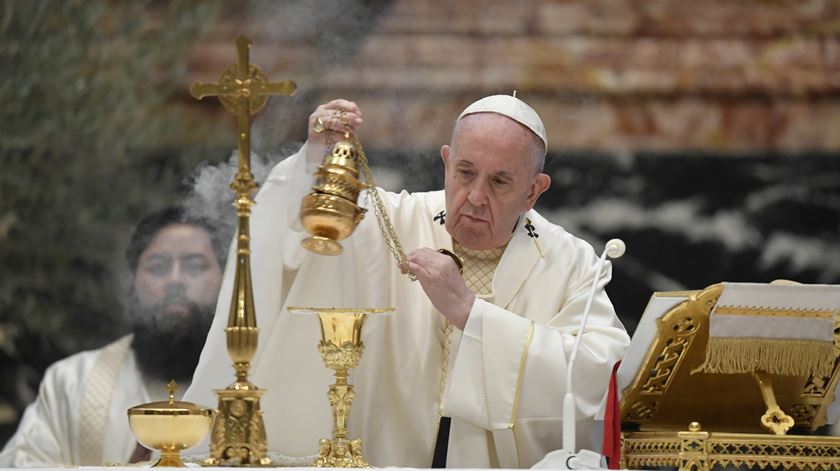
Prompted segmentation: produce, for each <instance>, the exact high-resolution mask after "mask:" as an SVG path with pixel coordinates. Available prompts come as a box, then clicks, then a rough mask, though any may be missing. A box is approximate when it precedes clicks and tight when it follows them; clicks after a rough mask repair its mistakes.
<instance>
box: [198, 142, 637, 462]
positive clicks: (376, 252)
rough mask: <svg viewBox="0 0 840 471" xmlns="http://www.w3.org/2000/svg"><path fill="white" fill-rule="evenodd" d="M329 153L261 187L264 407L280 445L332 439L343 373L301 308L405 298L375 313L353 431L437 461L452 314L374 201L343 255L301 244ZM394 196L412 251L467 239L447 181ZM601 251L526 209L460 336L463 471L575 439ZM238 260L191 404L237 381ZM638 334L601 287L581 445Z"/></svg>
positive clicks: (455, 397) (255, 237) (356, 378)
mask: <svg viewBox="0 0 840 471" xmlns="http://www.w3.org/2000/svg"><path fill="white" fill-rule="evenodd" d="M324 152H325V149H323V148H313V147H311V146H310V145H308V144H307V145H304V147H303V148H302V149H301V151H299V152H298V153H297V154H295V155H294V156H292V157H289V158H288V159H286V160H284V161H283V162H281V163H280V164H278V165H277V166H276V167H275V168H274V170H273V171H272V172H271V174H270V176H269V177H268V180H267V181H266V182H265V184H264V186H263V188H262V189H261V190H260V192H259V193H258V195H257V197H256V203H257V204H256V205H255V206H254V209H253V214H252V217H251V263H252V273H253V287H254V297H255V306H256V312H257V322H258V326H259V327H260V329H261V333H260V340H259V348H258V351H257V353H256V355H255V357H254V361H253V362H252V364H253V367H252V369H251V379H252V381H253V382H254V383H255V384H256V385H257V386H259V387H261V388H265V389H267V390H268V391H267V393H266V394H265V396H263V400H262V407H263V411H264V414H265V422H266V431H267V435H268V444H269V450H271V451H277V452H280V453H283V454H285V455H288V456H304V455H312V454H316V453H317V452H318V440H319V439H320V438H324V437H329V436H331V430H332V415H331V412H330V408H329V403H328V401H327V397H326V393H327V387H328V385H329V384H331V383H332V382H333V378H332V376H331V372H330V371H329V370H327V369H326V367H325V366H324V364H323V362H322V360H321V358H320V356H319V354H318V352H317V350H316V345H317V343H318V341H319V339H320V328H319V324H318V321H317V320H316V319H315V318H314V317H311V316H307V315H299V314H290V313H289V312H288V311H287V310H286V307H287V306H315V307H369V308H382V307H391V306H393V307H395V308H396V309H395V312H394V313H393V314H392V315H390V316H373V317H371V318H370V319H368V321H367V323H366V324H365V330H364V332H363V340H364V342H365V352H364V355H363V356H362V360H361V363H360V365H359V367H358V368H356V369H354V370H352V372H351V375H350V383H351V384H353V385H354V386H355V388H356V389H355V394H356V395H355V399H354V401H353V405H352V409H351V413H350V419H349V430H350V434H349V437H348V438H362V439H363V442H364V455H365V457H366V458H367V460H368V461H369V462H370V463H371V465H373V466H378V467H383V466H409V467H420V468H424V467H429V466H430V465H431V462H432V454H433V449H434V445H435V438H436V435H437V429H438V417H439V414H438V407H439V393H440V385H439V383H440V377H441V363H442V350H443V348H442V345H443V338H444V337H443V326H444V319H443V316H442V315H441V314H440V313H439V312H437V310H436V309H435V308H434V307H433V306H432V304H431V302H430V301H429V299H428V298H427V296H426V294H425V293H424V291H423V289H422V287H421V286H420V284H419V283H418V282H412V281H410V280H409V279H408V277H407V276H405V275H402V274H400V272H399V269H398V267H397V265H396V263H395V262H394V260H393V259H392V257H391V254H390V253H389V252H388V251H387V248H386V246H385V243H384V240H383V237H382V235H381V234H380V232H379V228H378V227H377V223H376V220H375V217H374V215H373V211H372V209H371V210H370V211H369V212H368V213H367V215H366V217H365V219H364V220H363V221H362V222H361V224H360V225H359V226H358V227H357V229H356V231H355V233H354V234H353V235H352V236H350V237H349V238H348V239H346V240H344V241H342V242H341V243H342V245H343V247H344V253H343V254H342V255H340V256H336V257H327V256H320V255H315V254H312V253H309V252H307V251H306V250H305V249H303V248H301V246H300V241H301V240H302V239H303V238H304V237H306V236H308V234H306V233H305V232H304V231H303V230H302V228H301V225H300V223H299V221H298V212H299V208H300V201H301V198H302V197H303V196H304V195H305V194H306V193H307V192H308V191H310V190H309V189H310V187H311V185H312V183H313V172H314V169H315V168H316V167H317V165H318V164H319V163H320V162H321V159H322V158H323V156H324ZM380 192H381V196H382V199H383V201H384V204H385V206H386V207H387V211H388V214H389V215H390V216H391V220H392V221H393V224H394V228H395V229H396V232H397V234H398V236H399V238H400V241H401V243H402V246H403V247H404V248H405V250H406V251H410V250H412V249H415V248H420V247H431V248H433V249H438V248H445V249H450V250H451V249H452V239H451V237H450V236H449V234H448V233H447V232H446V229H445V228H444V226H443V221H444V219H445V203H444V194H443V192H442V191H437V192H430V193H414V194H408V193H406V192H403V193H400V194H393V193H386V192H384V191H382V190H380ZM365 200H366V198H365ZM363 204H364V206H367V207H369V204H368V202H367V201H365V202H364V203H363ZM596 260H597V257H596V255H595V253H594V251H593V249H592V247H591V246H589V245H588V244H587V243H586V242H584V241H582V240H580V239H578V238H576V237H574V236H572V235H570V234H568V233H567V232H565V231H564V230H563V229H562V228H561V227H559V226H556V225H554V224H551V223H549V222H548V221H546V220H545V219H544V218H543V217H541V216H540V215H539V214H537V212H536V211H529V212H528V213H526V214H524V215H523V217H522V218H521V221H520V222H519V224H518V226H517V227H516V228H515V230H514V233H513V236H512V238H511V240H510V242H509V244H508V246H507V249H506V250H505V253H504V255H503V257H502V259H501V261H500V263H499V265H498V268H497V270H496V273H495V277H494V279H493V291H494V293H493V296H492V297H490V298H489V299H487V300H481V299H479V300H477V301H476V302H475V304H474V305H473V308H472V311H471V313H470V317H469V320H468V322H467V324H466V327H465V329H464V333H463V336H461V338H460V342H456V343H455V344H454V345H453V346H452V347H451V354H450V356H451V359H450V365H451V366H450V373H449V374H448V385H447V389H446V391H447V392H446V395H445V399H444V403H445V410H444V415H448V416H451V417H452V428H451V435H450V441H449V457H448V466H449V467H474V468H485V467H491V466H502V467H517V466H523V467H524V466H530V465H532V464H534V463H535V462H537V461H538V460H539V459H541V458H542V457H543V456H544V455H545V454H546V453H547V452H549V451H551V450H554V449H557V448H559V447H560V446H561V442H562V440H561V430H562V423H561V421H562V417H561V416H562V402H563V394H564V392H565V387H564V385H565V368H566V361H567V358H568V355H569V354H570V350H571V347H572V345H573V343H574V333H575V332H576V331H577V328H578V324H579V322H580V320H581V316H582V314H583V309H584V305H585V303H586V297H587V295H588V292H589V289H590V287H591V284H592V280H593V275H594V267H595V264H596ZM235 261H236V256H235V252H231V256H230V257H229V258H228V266H227V268H226V270H225V278H224V281H223V284H222V289H221V293H222V294H221V296H220V299H219V303H218V305H217V311H216V317H215V319H214V323H213V326H212V327H211V330H210V334H209V336H208V341H207V344H206V345H205V348H204V351H203V352H202V356H201V361H200V362H199V366H198V368H197V370H196V372H195V376H194V378H193V386H192V388H190V390H189V391H188V392H187V394H186V396H185V399H186V400H190V401H194V402H197V403H200V404H205V405H209V406H214V405H215V403H216V401H217V399H216V398H215V397H214V395H213V394H212V392H211V390H212V389H217V388H223V387H225V386H227V385H228V384H230V383H232V382H233V378H234V374H233V369H232V367H231V366H230V359H229V358H228V354H227V351H226V348H225V334H224V328H225V325H226V323H227V319H228V312H229V306H230V301H231V293H232V289H233V288H232V284H233V275H234V265H235ZM609 271H610V270H609V267H608V268H607V275H606V276H605V277H604V278H603V279H602V280H601V281H600V283H599V284H600V285H601V287H603V285H605V284H606V283H607V281H608V280H609ZM455 331H456V332H457V331H458V329H455ZM628 344H629V338H628V336H627V333H626V332H625V330H624V328H623V327H622V326H621V324H620V322H619V320H618V318H617V317H616V315H615V311H614V309H613V307H612V305H611V303H610V301H609V299H608V298H607V295H606V293H605V292H604V291H603V289H600V290H599V291H598V294H597V296H596V297H595V300H594V303H593V307H592V314H591V317H590V318H589V323H588V327H587V329H586V331H585V334H584V338H583V341H582V343H581V350H580V353H579V354H578V357H577V363H576V365H575V374H574V376H575V378H576V385H577V386H576V391H575V392H576V393H577V403H578V415H577V417H578V421H579V422H580V425H579V426H578V430H579V433H578V443H579V444H580V446H583V447H586V446H587V445H588V444H590V443H591V436H592V434H591V431H592V430H591V424H592V418H593V417H594V416H595V414H596V412H597V410H598V407H599V404H600V402H601V399H602V397H603V396H604V393H605V392H606V389H607V384H608V379H609V375H610V372H611V368H612V366H613V364H614V363H615V362H616V361H617V360H619V359H620V358H621V357H622V355H623V354H624V351H625V349H626V347H627V345H628Z"/></svg>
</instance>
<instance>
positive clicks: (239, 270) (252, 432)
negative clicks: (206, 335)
mask: <svg viewBox="0 0 840 471" xmlns="http://www.w3.org/2000/svg"><path fill="white" fill-rule="evenodd" d="M250 47H251V41H249V40H248V39H247V38H246V37H244V36H240V37H239V38H238V39H237V40H236V50H237V53H238V54H237V56H238V61H237V63H236V64H235V65H233V66H231V67H229V68H228V69H227V70H225V71H224V73H222V77H221V78H220V79H219V82H218V83H207V84H205V83H201V82H195V83H193V84H192V86H191V87H190V93H191V94H192V96H194V97H195V98H197V99H199V100H200V99H202V98H204V97H206V96H218V97H219V101H221V102H222V105H223V106H224V107H225V109H227V110H228V111H230V112H231V113H234V114H236V125H237V131H238V138H239V171H238V172H237V173H236V176H235V177H234V181H233V182H232V183H231V185H230V186H231V189H232V190H234V191H235V192H236V202H235V205H236V212H237V215H238V216H239V230H238V232H237V239H236V274H235V277H234V283H233V299H232V302H231V305H230V317H229V318H228V326H227V328H226V329H225V332H226V334H227V348H228V353H229V354H230V357H231V359H232V360H233V366H234V369H235V370H236V382H234V383H233V384H231V385H230V386H228V387H227V388H226V389H220V390H216V391H215V392H216V394H217V395H218V396H219V411H218V414H217V415H216V419H215V422H214V423H213V428H212V432H211V436H210V437H211V438H210V458H209V459H208V460H207V462H206V464H208V465H213V466H220V465H221V466H266V465H269V464H271V460H270V459H269V458H268V457H267V456H266V451H267V445H266V436H265V424H264V423H263V417H262V410H260V396H262V395H263V393H264V392H265V391H264V390H261V389H259V388H257V387H256V386H255V385H253V384H252V383H251V382H249V381H248V370H249V369H250V368H251V359H252V358H253V357H254V354H255V353H256V351H257V337H258V335H259V329H258V328H257V317H256V314H255V313H254V293H253V289H252V287H251V255H250V254H251V249H250V239H251V236H250V230H249V218H250V214H251V205H253V204H254V201H253V200H252V199H251V194H252V193H253V192H254V190H255V189H256V188H257V185H256V183H254V176H253V174H251V115H253V114H255V113H257V112H258V111H259V110H260V109H262V107H263V106H265V103H266V102H267V101H268V95H286V96H289V95H291V94H292V93H294V91H295V89H296V88H297V86H296V85H295V83H294V82H292V81H290V80H286V81H283V82H279V83H269V82H268V79H267V78H266V76H265V75H264V74H263V73H262V71H260V69H259V68H257V66H255V65H252V64H249V54H248V52H249V49H250Z"/></svg>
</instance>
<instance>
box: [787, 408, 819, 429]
mask: <svg viewBox="0 0 840 471" xmlns="http://www.w3.org/2000/svg"><path fill="white" fill-rule="evenodd" d="M818 410H819V407H817V406H815V405H811V404H794V405H793V406H791V408H790V415H791V416H792V417H793V420H794V421H796V424H797V425H810V424H811V422H813V420H814V418H815V417H816V416H817V411H818Z"/></svg>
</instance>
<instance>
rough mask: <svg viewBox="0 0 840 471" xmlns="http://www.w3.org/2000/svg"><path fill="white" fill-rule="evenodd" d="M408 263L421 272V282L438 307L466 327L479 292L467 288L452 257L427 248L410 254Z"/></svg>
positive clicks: (449, 317) (461, 327)
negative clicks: (476, 294) (476, 293)
mask: <svg viewBox="0 0 840 471" xmlns="http://www.w3.org/2000/svg"><path fill="white" fill-rule="evenodd" d="M408 266H409V268H410V269H411V271H413V272H414V274H415V275H417V281H419V282H420V285H421V286H422V287H423V291H425V292H426V296H428V297H429V300H430V301H431V302H432V304H433V305H434V306H435V308H436V309H437V310H438V311H440V313H441V314H443V315H444V317H446V318H447V319H449V321H450V322H452V323H453V324H455V326H456V327H458V328H459V329H461V330H464V326H465V325H467V319H468V318H469V317H470V311H471V310H472V306H473V303H475V293H473V292H472V291H471V290H470V289H469V288H468V287H467V283H466V282H465V281H464V277H463V276H461V273H460V271H459V270H458V265H457V264H456V263H455V261H454V260H452V257H450V256H449V255H446V254H442V253H440V252H437V251H435V250H432V249H430V248H428V247H423V248H421V249H417V250H414V251H412V252H411V253H409V254H408Z"/></svg>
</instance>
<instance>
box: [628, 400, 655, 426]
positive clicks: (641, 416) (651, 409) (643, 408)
mask: <svg viewBox="0 0 840 471" xmlns="http://www.w3.org/2000/svg"><path fill="white" fill-rule="evenodd" d="M658 409H659V403H658V402H656V401H637V402H634V403H633V405H632V406H631V407H630V414H628V417H627V418H628V419H629V420H633V421H638V422H644V421H647V420H650V419H651V418H653V416H654V415H656V411H657V410H658Z"/></svg>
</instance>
